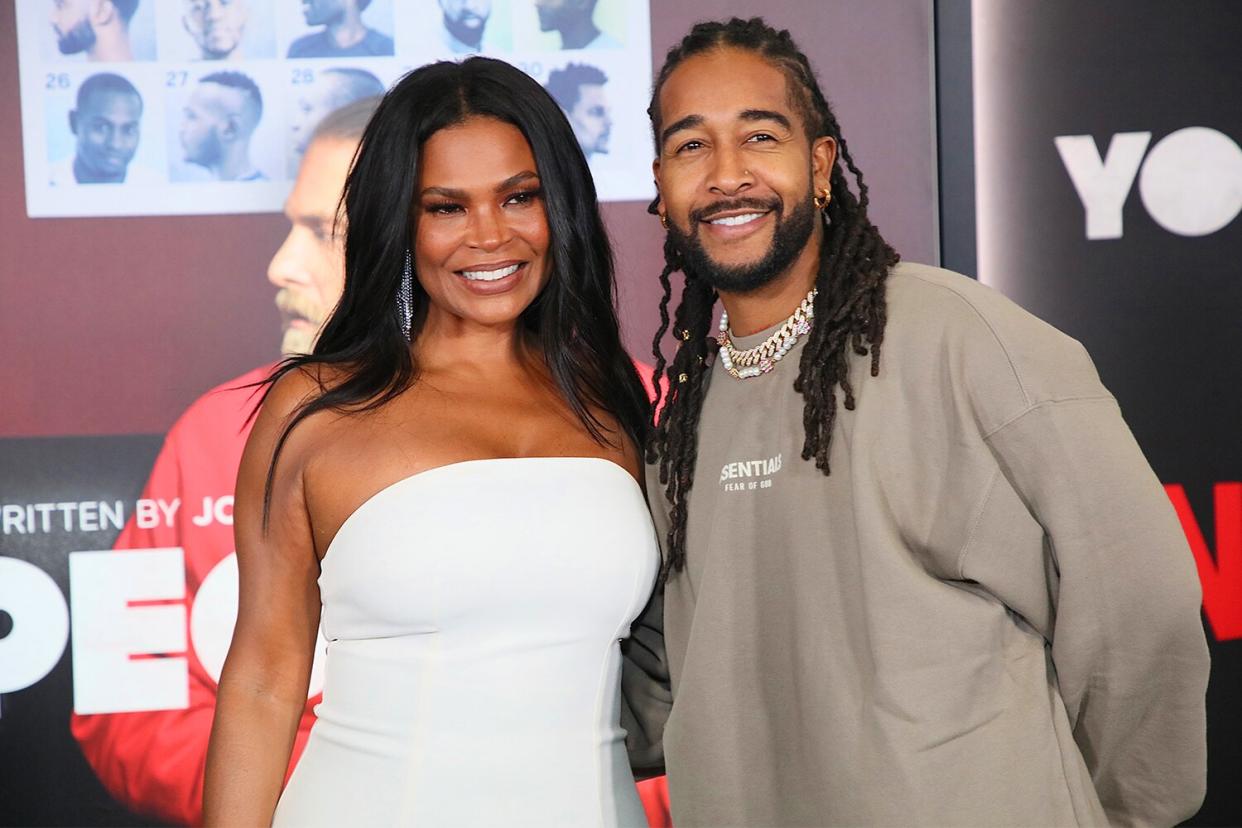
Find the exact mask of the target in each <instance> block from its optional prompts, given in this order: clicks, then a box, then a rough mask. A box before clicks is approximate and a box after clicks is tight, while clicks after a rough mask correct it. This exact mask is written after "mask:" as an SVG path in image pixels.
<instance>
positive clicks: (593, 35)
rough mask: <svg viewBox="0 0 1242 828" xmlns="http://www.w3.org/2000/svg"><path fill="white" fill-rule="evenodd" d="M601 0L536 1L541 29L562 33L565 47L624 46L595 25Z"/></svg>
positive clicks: (606, 47) (562, 44) (602, 47)
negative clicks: (597, 8)
mask: <svg viewBox="0 0 1242 828" xmlns="http://www.w3.org/2000/svg"><path fill="white" fill-rule="evenodd" d="M598 2H599V0H535V11H536V12H538V14H539V28H540V29H541V30H542V31H545V32H551V31H556V32H560V35H561V48H562V49H620V48H621V44H620V43H619V42H617V39H616V38H615V37H613V36H612V35H610V34H608V33H607V32H605V31H601V30H600V28H599V27H598V26H596V25H595V6H596V4H597V3H598Z"/></svg>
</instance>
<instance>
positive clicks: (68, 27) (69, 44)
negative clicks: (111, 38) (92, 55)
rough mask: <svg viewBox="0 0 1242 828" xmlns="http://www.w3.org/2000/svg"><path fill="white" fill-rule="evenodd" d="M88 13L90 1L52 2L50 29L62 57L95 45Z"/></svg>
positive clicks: (93, 30) (63, 0) (93, 32)
mask: <svg viewBox="0 0 1242 828" xmlns="http://www.w3.org/2000/svg"><path fill="white" fill-rule="evenodd" d="M89 13H90V0H53V2H52V14H51V21H52V28H53V29H54V30H55V31H56V47H57V48H58V49H60V53H61V54H62V55H76V54H77V53H78V52H85V51H86V50H87V49H89V48H91V47H92V46H94V45H95V29H94V28H93V27H92V26H91V20H90V14H89Z"/></svg>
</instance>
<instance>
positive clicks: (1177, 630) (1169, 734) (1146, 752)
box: [986, 389, 1208, 826]
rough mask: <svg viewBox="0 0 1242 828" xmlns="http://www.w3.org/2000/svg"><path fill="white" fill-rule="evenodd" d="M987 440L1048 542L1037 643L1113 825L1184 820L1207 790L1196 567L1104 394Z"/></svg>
mask: <svg viewBox="0 0 1242 828" xmlns="http://www.w3.org/2000/svg"><path fill="white" fill-rule="evenodd" d="M1101 390H1102V389H1101ZM986 439H987V442H988V445H989V447H990V448H991V450H992V453H993V455H994V457H995V458H996V459H997V461H998V463H999V465H1000V467H1001V470H1002V472H1003V473H1004V475H1005V477H1006V478H1007V479H1008V481H1009V484H1010V485H1011V486H1012V487H1013V489H1014V491H1015V492H1016V493H1017V494H1018V496H1019V497H1020V498H1021V499H1022V501H1023V502H1024V503H1025V505H1026V507H1027V509H1028V510H1029V511H1030V513H1031V514H1032V515H1033V516H1034V517H1035V519H1036V520H1037V521H1038V522H1039V524H1040V525H1041V526H1042V527H1043V529H1044V533H1045V550H1046V553H1047V554H1048V555H1049V558H1050V566H1049V567H1048V579H1047V584H1046V589H1047V591H1048V593H1047V595H1048V598H1049V599H1050V601H1051V605H1052V608H1053V619H1052V622H1051V629H1049V630H1046V631H1045V634H1046V635H1047V637H1048V639H1049V641H1050V642H1051V647H1052V661H1053V664H1054V666H1055V670H1056V676H1057V681H1058V683H1059V687H1060V692H1061V696H1062V697H1063V699H1064V701H1065V705H1066V708H1067V711H1068V713H1069V718H1070V723H1071V725H1072V727H1073V732H1074V739H1075V741H1076V742H1077V744H1078V746H1079V748H1080V750H1081V751H1082V755H1083V758H1084V759H1085V761H1086V764H1087V768H1088V770H1089V772H1090V773H1091V778H1092V781H1093V782H1094V785H1095V788H1096V791H1097V793H1098V794H1099V796H1100V799H1101V802H1102V804H1103V806H1104V809H1105V811H1106V813H1107V815H1108V819H1109V822H1110V823H1111V824H1113V825H1166V826H1167V825H1173V824H1175V823H1178V822H1181V821H1183V820H1185V819H1187V818H1189V817H1190V816H1192V815H1193V814H1194V813H1195V812H1196V811H1197V810H1198V808H1199V806H1200V804H1201V803H1202V800H1203V795H1204V788H1205V782H1206V724H1205V714H1204V694H1205V692H1206V686H1207V676H1208V653H1207V645H1206V641H1205V638H1204V633H1203V626H1202V622H1201V620H1200V615H1199V606H1200V602H1201V592H1200V587H1199V583H1198V580H1197V577H1196V574H1195V569H1194V561H1193V558H1192V556H1191V553H1190V550H1189V548H1188V547H1187V542H1186V539H1185V536H1184V535H1183V534H1182V531H1181V527H1180V525H1179V523H1178V521H1177V517H1176V515H1175V513H1174V511H1173V509H1172V506H1171V504H1170V503H1169V500H1168V498H1167V497H1166V496H1165V493H1164V490H1163V488H1162V487H1161V485H1160V482H1159V481H1158V480H1157V478H1156V476H1155V474H1154V473H1153V472H1152V470H1151V468H1150V466H1149V465H1148V464H1147V461H1146V459H1145V458H1144V457H1143V454H1142V452H1141V451H1140V450H1139V447H1138V445H1137V443H1136V442H1135V440H1134V437H1133V436H1132V435H1131V433H1130V430H1129V428H1128V427H1127V426H1126V424H1125V422H1124V421H1123V420H1122V417H1121V413H1120V411H1119V410H1118V407H1117V404H1116V402H1115V401H1114V400H1113V399H1112V398H1111V397H1110V396H1107V395H1106V394H1104V395H1101V396H1087V397H1080V398H1072V399H1060V400H1054V401H1045V402H1036V403H1033V404H1031V405H1029V406H1028V407H1027V408H1026V410H1025V411H1023V412H1021V413H1020V414H1018V415H1017V416H1015V417H1014V418H1012V419H1011V420H1010V421H1009V422H1007V423H1005V424H1003V425H1001V426H999V427H998V428H996V429H994V430H993V431H992V432H991V433H990V434H988V435H987V438H986ZM1043 588H1045V586H1041V587H1040V589H1043Z"/></svg>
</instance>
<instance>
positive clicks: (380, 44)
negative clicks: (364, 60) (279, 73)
mask: <svg viewBox="0 0 1242 828" xmlns="http://www.w3.org/2000/svg"><path fill="white" fill-rule="evenodd" d="M369 5H371V0H302V15H303V16H304V17H305V18H306V25H307V26H323V29H322V30H321V31H318V32H315V33H314V34H308V35H304V36H302V37H299V38H298V39H297V40H295V41H293V43H292V44H291V45H290V46H289V57H291V58H312V57H330V58H341V57H384V56H388V55H392V54H393V44H392V38H391V37H389V36H388V35H385V34H381V33H380V32H377V31H376V30H375V29H372V28H370V27H369V26H367V25H366V24H365V23H363V22H362V12H363V11H365V10H366V8H367V6H369Z"/></svg>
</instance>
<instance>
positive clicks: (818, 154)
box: [654, 48, 835, 292]
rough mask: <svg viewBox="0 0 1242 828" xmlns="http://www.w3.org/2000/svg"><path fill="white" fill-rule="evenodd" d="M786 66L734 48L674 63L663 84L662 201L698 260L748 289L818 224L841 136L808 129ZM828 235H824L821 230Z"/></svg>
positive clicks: (720, 279) (718, 280)
mask: <svg viewBox="0 0 1242 828" xmlns="http://www.w3.org/2000/svg"><path fill="white" fill-rule="evenodd" d="M787 90H788V86H787V80H786V77H785V75H784V73H783V72H781V71H780V70H779V69H777V68H776V67H775V66H773V65H772V64H770V63H768V61H767V60H765V59H764V58H762V57H759V56H757V55H755V54H753V53H751V52H748V51H744V50H738V49H731V48H724V49H717V50H715V51H711V52H707V53H705V54H702V55H697V56H695V57H692V58H690V59H688V60H686V61H685V62H684V63H683V64H682V65H681V66H679V67H678V68H677V69H676V70H674V71H673V73H672V75H670V76H669V78H668V80H667V81H666V82H665V84H664V87H663V89H662V90H661V93H660V100H659V107H660V110H659V111H660V125H661V129H662V135H661V139H660V152H659V157H658V158H657V160H656V162H655V165H654V169H655V174H656V183H657V186H658V188H659V192H660V203H659V208H660V210H661V212H663V213H664V214H665V215H666V216H667V218H668V220H669V224H670V227H669V235H670V237H671V238H672V239H673V241H674V242H675V243H676V245H677V246H678V248H679V249H681V250H682V252H683V254H684V255H685V256H686V258H687V262H688V264H689V266H691V267H692V268H694V269H695V270H696V272H699V273H700V274H701V275H702V276H703V277H704V278H706V279H708V280H709V281H711V282H712V284H714V285H715V286H716V287H717V288H718V289H720V290H730V291H739V292H745V291H748V290H753V289H755V288H757V287H760V286H762V285H763V284H766V283H767V282H769V281H771V280H772V279H774V278H776V277H777V276H779V275H780V274H781V273H783V272H784V271H785V270H786V269H787V268H788V267H789V265H790V264H792V262H793V261H794V259H796V258H797V257H798V256H799V255H800V254H802V253H803V251H804V250H805V248H806V247H807V245H808V244H809V243H810V242H811V239H812V236H813V235H814V234H815V232H816V228H817V224H816V211H815V210H814V208H813V206H812V196H813V194H814V192H815V191H816V189H820V190H822V188H823V187H826V186H827V182H828V176H829V173H830V172H831V169H832V163H833V160H834V157H835V145H834V144H833V142H832V139H831V138H818V139H816V140H815V141H814V142H812V141H810V140H809V139H808V138H807V135H806V130H805V128H804V126H803V118H802V115H801V113H800V111H799V110H798V108H797V107H795V106H794V105H793V103H792V102H791V101H790V100H789V94H788V91H787ZM816 238H818V236H816Z"/></svg>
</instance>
